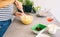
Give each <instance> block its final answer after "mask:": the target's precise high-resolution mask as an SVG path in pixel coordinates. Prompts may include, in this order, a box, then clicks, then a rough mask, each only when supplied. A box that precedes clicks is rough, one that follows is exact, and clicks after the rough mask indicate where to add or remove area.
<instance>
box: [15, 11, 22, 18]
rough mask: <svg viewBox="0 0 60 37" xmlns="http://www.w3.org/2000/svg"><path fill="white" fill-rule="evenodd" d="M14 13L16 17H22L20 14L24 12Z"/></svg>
mask: <svg viewBox="0 0 60 37" xmlns="http://www.w3.org/2000/svg"><path fill="white" fill-rule="evenodd" d="M14 15H15V16H16V17H20V16H21V15H22V13H20V12H16V13H15V14H14Z"/></svg>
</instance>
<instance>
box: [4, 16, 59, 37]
mask: <svg viewBox="0 0 60 37" xmlns="http://www.w3.org/2000/svg"><path fill="white" fill-rule="evenodd" d="M38 23H42V24H45V25H48V23H47V21H46V18H41V17H36V16H34V21H33V22H32V23H31V24H30V25H24V24H22V23H21V22H20V21H19V20H17V19H14V21H13V22H12V24H11V25H10V27H9V28H8V30H7V31H6V33H5V35H4V37H36V34H34V33H33V32H32V30H31V27H32V26H33V25H35V24H38ZM52 23H54V24H57V25H58V26H60V25H59V22H58V21H57V20H54V21H53V22H52ZM51 37H60V30H58V31H57V33H56V34H55V35H51Z"/></svg>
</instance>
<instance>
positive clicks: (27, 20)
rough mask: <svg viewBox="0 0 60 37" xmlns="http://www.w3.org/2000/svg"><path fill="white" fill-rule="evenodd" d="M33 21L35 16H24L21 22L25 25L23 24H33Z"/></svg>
mask: <svg viewBox="0 0 60 37" xmlns="http://www.w3.org/2000/svg"><path fill="white" fill-rule="evenodd" d="M32 21H33V16H30V15H24V16H21V22H22V23H23V24H26V25H27V24H30V23H32Z"/></svg>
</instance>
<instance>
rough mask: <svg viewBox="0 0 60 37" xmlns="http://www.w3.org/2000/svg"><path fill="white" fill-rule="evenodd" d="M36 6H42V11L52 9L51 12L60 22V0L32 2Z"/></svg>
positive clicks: (36, 0)
mask: <svg viewBox="0 0 60 37" xmlns="http://www.w3.org/2000/svg"><path fill="white" fill-rule="evenodd" d="M32 1H34V3H35V5H34V6H37V5H41V6H42V9H44V8H47V9H51V10H50V12H51V13H52V14H53V15H54V16H55V18H56V19H57V20H58V21H59V22H60V0H32Z"/></svg>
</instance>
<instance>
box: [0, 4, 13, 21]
mask: <svg viewBox="0 0 60 37" xmlns="http://www.w3.org/2000/svg"><path fill="white" fill-rule="evenodd" d="M13 9H14V8H13V4H10V5H9V6H6V7H4V8H0V21H5V20H8V19H11V18H12V12H13Z"/></svg>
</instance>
